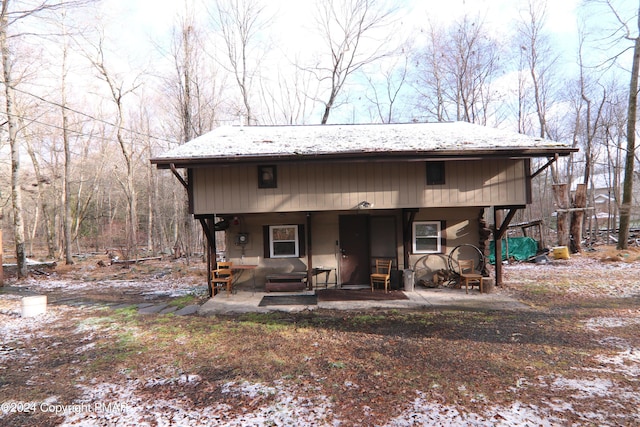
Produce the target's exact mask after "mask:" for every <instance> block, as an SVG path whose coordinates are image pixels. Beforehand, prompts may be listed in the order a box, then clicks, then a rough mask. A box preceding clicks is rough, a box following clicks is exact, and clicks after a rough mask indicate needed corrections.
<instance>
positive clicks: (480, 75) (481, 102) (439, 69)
mask: <svg viewBox="0 0 640 427" xmlns="http://www.w3.org/2000/svg"><path fill="white" fill-rule="evenodd" d="M427 37H428V41H427V45H426V49H425V51H424V52H421V53H419V54H418V56H417V58H416V69H417V70H416V71H417V72H418V75H417V81H416V89H417V90H418V92H419V93H420V95H421V99H420V104H421V105H425V106H426V107H427V113H428V114H429V115H432V116H433V115H435V117H436V118H437V119H438V120H439V121H441V120H449V119H455V120H461V121H466V122H470V123H478V124H483V125H485V124H487V122H488V119H489V117H490V116H491V115H492V114H493V111H492V106H493V104H494V101H495V91H494V90H493V89H492V87H493V82H494V81H495V79H496V78H497V77H498V73H499V71H500V68H501V67H500V61H499V54H500V44H499V43H498V42H497V41H496V40H494V39H493V38H492V37H491V36H490V35H489V32H488V31H487V30H486V28H485V25H484V22H483V21H482V20H481V19H479V18H476V19H472V18H470V17H469V16H468V15H464V16H463V17H462V18H461V19H459V20H458V21H456V22H454V23H453V24H452V25H451V26H450V27H449V28H447V29H438V28H436V27H435V26H434V25H433V24H429V27H428V32H427Z"/></svg>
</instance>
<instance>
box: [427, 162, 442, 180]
mask: <svg viewBox="0 0 640 427" xmlns="http://www.w3.org/2000/svg"><path fill="white" fill-rule="evenodd" d="M426 166H427V185H444V162H442V161H438V162H427V163H426Z"/></svg>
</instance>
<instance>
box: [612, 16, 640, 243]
mask: <svg viewBox="0 0 640 427" xmlns="http://www.w3.org/2000/svg"><path fill="white" fill-rule="evenodd" d="M637 19H638V28H639V29H640V7H639V8H638V16H637ZM639 69H640V36H639V37H637V38H636V39H635V44H634V47H633V64H632V66H631V81H630V83H629V107H628V110H627V111H628V112H627V155H626V161H625V165H624V183H623V185H622V203H621V205H620V231H619V233H618V246H617V247H618V249H627V247H628V242H629V224H630V222H631V206H632V202H633V167H634V166H633V162H634V160H635V151H636V116H637V112H638V71H639Z"/></svg>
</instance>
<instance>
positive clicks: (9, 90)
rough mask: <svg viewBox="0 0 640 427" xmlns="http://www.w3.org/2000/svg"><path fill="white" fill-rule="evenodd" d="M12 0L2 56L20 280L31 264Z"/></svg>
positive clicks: (0, 14) (3, 25)
mask: <svg viewBox="0 0 640 427" xmlns="http://www.w3.org/2000/svg"><path fill="white" fill-rule="evenodd" d="M9 4H10V2H9V1H8V0H4V1H3V2H2V6H1V7H2V9H1V10H0V50H1V54H2V72H3V74H2V75H3V83H4V92H5V93H4V95H5V113H6V115H7V128H8V136H9V145H10V147H11V201H12V206H13V233H14V240H15V247H16V260H17V265H18V278H23V277H26V275H27V264H26V255H25V246H24V243H25V242H24V240H25V235H24V220H23V217H22V190H21V189H20V143H19V140H18V121H17V117H18V114H17V112H16V106H15V102H16V100H15V91H14V87H13V86H14V84H15V82H14V78H13V72H12V66H13V63H12V61H13V59H12V57H11V47H10V45H9V43H10V42H9V36H8V30H9V25H10V23H11V21H13V19H17V18H12V17H11V18H10V16H9V14H10V11H9Z"/></svg>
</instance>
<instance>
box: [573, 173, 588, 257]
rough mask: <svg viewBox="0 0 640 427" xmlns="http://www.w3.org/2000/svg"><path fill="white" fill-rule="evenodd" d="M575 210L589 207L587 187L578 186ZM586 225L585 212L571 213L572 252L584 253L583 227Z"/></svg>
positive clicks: (574, 204)
mask: <svg viewBox="0 0 640 427" xmlns="http://www.w3.org/2000/svg"><path fill="white" fill-rule="evenodd" d="M573 206H574V207H575V208H578V209H580V208H586V207H587V185H586V184H578V185H577V187H576V194H575V197H574V201H573ZM583 224H584V210H576V211H573V212H572V213H571V232H570V234H571V237H572V238H573V240H572V241H571V251H572V252H573V253H576V252H582V225H583Z"/></svg>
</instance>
